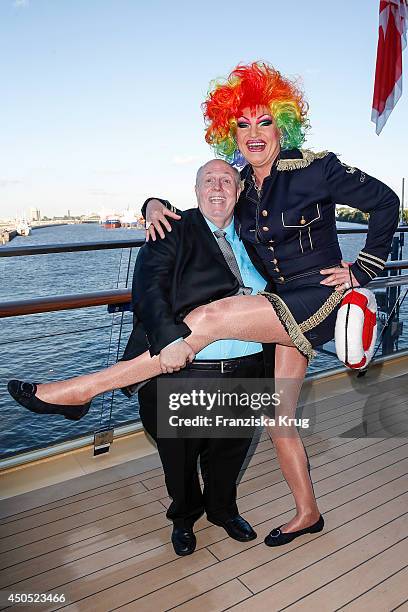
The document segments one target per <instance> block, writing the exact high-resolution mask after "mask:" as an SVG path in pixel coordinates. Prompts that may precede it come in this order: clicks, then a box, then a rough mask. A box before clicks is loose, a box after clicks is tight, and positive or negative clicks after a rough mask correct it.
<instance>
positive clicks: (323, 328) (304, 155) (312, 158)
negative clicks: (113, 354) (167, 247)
mask: <svg viewBox="0 0 408 612" xmlns="http://www.w3.org/2000/svg"><path fill="white" fill-rule="evenodd" d="M203 111H204V119H205V123H206V133H205V138H206V141H207V142H208V143H209V144H210V145H211V146H212V147H213V148H214V151H215V154H216V156H217V157H221V158H222V159H224V160H227V161H228V162H229V163H231V164H234V165H238V166H239V167H242V171H241V179H242V181H241V185H242V189H241V192H240V197H239V200H238V203H237V205H236V208H235V215H234V222H235V230H236V232H237V233H238V235H239V236H240V238H241V239H242V240H243V242H244V244H245V247H246V249H247V251H248V253H249V254H250V256H251V259H252V261H253V263H254V265H255V266H256V267H257V269H258V271H259V272H261V274H263V276H264V277H265V279H267V281H268V285H267V287H266V290H265V292H263V293H262V294H259V295H239V296H234V297H229V298H225V299H222V300H218V301H216V302H212V303H211V304H209V305H203V306H200V307H198V308H196V309H195V310H193V311H192V312H190V313H189V314H188V315H187V317H186V318H185V319H184V322H185V323H186V324H187V325H188V327H189V329H190V330H191V334H190V335H189V336H187V341H186V340H183V341H180V342H178V343H176V344H174V345H169V346H168V347H166V348H165V349H163V350H162V351H161V353H160V356H157V355H156V356H154V357H151V356H150V354H149V353H148V352H146V353H144V354H143V355H141V356H139V357H137V358H135V359H132V360H130V361H125V362H123V361H122V362H120V363H118V364H116V365H115V366H113V368H110V369H109V370H106V371H105V374H104V377H103V380H101V377H99V378H97V379H95V378H94V376H95V375H88V376H85V377H81V379H77V381H80V382H79V383H78V382H76V383H75V382H74V384H73V385H72V384H71V383H70V381H65V382H62V383H51V385H50V389H51V392H52V393H53V398H54V399H53V400H52V401H55V397H56V395H55V388H56V386H58V385H60V387H58V389H60V396H59V397H60V402H61V403H69V404H75V403H76V402H75V392H73V389H74V390H75V389H76V388H78V385H80V387H81V389H82V392H81V393H82V394H81V398H82V400H83V399H84V394H85V395H86V389H89V393H88V396H87V398H88V399H91V398H92V397H93V396H94V395H96V393H101V392H103V391H106V390H108V389H112V388H117V387H124V386H126V385H129V384H132V383H135V382H138V381H142V380H145V379H147V378H151V377H153V376H156V375H159V374H160V373H161V372H162V371H172V368H176V367H177V366H178V367H184V366H185V364H186V362H187V359H188V357H189V356H190V355H191V349H193V351H194V353H197V352H199V351H200V350H201V349H202V348H203V347H205V346H207V345H208V344H210V343H212V342H214V341H216V340H219V339H223V338H234V339H238V340H246V341H256V342H264V343H275V344H276V352H275V373H274V375H275V378H276V379H278V380H279V379H280V380H282V381H283V380H287V379H291V380H292V382H293V384H292V385H291V386H290V387H288V389H289V392H288V393H286V396H285V397H284V399H283V400H282V403H281V406H280V407H279V411H280V414H282V415H285V416H287V417H293V416H294V415H295V411H296V405H297V401H298V394H299V391H300V388H301V384H302V382H303V379H304V376H305V372H306V368H307V364H308V362H310V360H311V359H312V358H313V356H314V348H315V347H317V346H320V345H322V344H324V343H325V342H327V341H329V340H331V339H332V338H333V336H334V326H335V321H336V314H337V310H338V308H339V304H340V302H341V299H342V296H343V293H344V290H346V289H348V288H349V287H350V283H352V284H353V285H354V286H358V285H365V284H366V283H368V282H369V281H370V280H371V279H372V278H374V277H375V276H376V275H377V274H378V273H379V272H381V270H382V269H383V267H384V264H385V261H386V259H387V256H388V254H389V249H390V244H391V239H392V236H393V233H394V231H395V229H396V227H397V222H398V209H399V202H398V198H397V196H396V195H395V193H394V192H393V191H392V190H391V189H389V188H388V187H387V186H386V185H384V184H383V183H381V182H380V181H378V180H377V179H375V178H372V177H370V176H368V174H366V173H364V172H362V171H360V170H358V169H357V168H354V167H353V166H349V165H347V164H344V163H342V162H340V161H339V159H338V158H337V157H336V155H334V154H333V153H330V152H328V151H322V152H317V153H316V152H312V151H311V150H308V149H302V145H303V143H304V140H305V135H306V132H307V129H308V127H309V123H308V119H307V111H308V106H307V104H306V102H305V100H304V96H303V93H302V91H301V89H300V87H299V85H298V84H297V83H296V82H295V81H292V80H290V79H288V78H285V77H284V76H282V75H281V74H280V73H279V72H278V71H277V70H275V69H274V68H273V67H272V66H270V65H268V64H267V63H262V62H260V63H259V62H257V63H251V64H248V65H238V66H237V67H236V68H235V69H234V70H233V71H232V72H231V74H230V75H229V76H228V77H227V78H226V79H225V80H223V81H219V82H215V83H213V84H212V85H211V89H210V91H209V93H208V97H207V99H206V101H205V102H204V104H203ZM220 189H221V188H217V192H216V195H217V201H218V203H219V201H220ZM221 195H222V194H221ZM221 200H222V197H221ZM336 202H341V203H344V204H349V205H351V206H355V207H356V208H358V209H360V210H362V211H364V212H368V213H370V220H369V227H368V234H367V240H366V244H365V246H364V248H363V250H362V251H361V252H360V254H359V255H358V257H357V259H356V261H355V262H354V263H353V264H351V265H349V264H346V263H345V262H343V261H342V255H341V250H340V247H339V243H338V239H337V232H336V223H335V203H336ZM175 211H176V209H174V208H173V207H172V206H171V205H170V204H169V203H168V202H167V201H166V200H158V199H150V201H149V204H148V207H147V211H146V210H145V213H146V214H145V216H146V218H147V221H149V222H151V224H150V227H149V230H148V237H149V235H150V237H151V238H152V239H156V236H155V231H158V232H159V234H160V236H161V237H164V236H165V234H164V232H163V228H162V226H164V227H165V228H167V229H168V228H169V222H168V218H173V219H177V218H178V216H177V214H176V212H175ZM174 222H175V223H176V222H177V221H176V220H175V221H174ZM148 237H147V238H148ZM110 371H111V372H112V374H110ZM74 381H75V379H74ZM47 387H48V385H42V392H41V393H42V399H43V400H45V401H46V400H47ZM77 397H79V396H77ZM50 405H51V404H50ZM79 408H80V406H79ZM278 429H279V428H271V431H270V434H271V436H272V439H273V442H274V445H275V448H276V452H277V456H278V460H279V463H280V466H281V469H282V471H283V474H284V476H285V478H286V481H287V483H288V485H289V487H290V489H291V491H292V493H293V495H294V498H295V503H296V513H295V515H294V517H293V518H292V519H291V520H289V521H288V522H287V523H286V524H285V525H282V526H281V527H279V528H278V529H274V530H272V531H271V533H270V534H269V535H268V536H267V537H266V539H265V543H266V544H267V545H268V546H279V545H281V544H286V543H288V542H290V541H292V540H293V539H294V538H296V537H297V536H299V535H302V534H306V533H316V532H318V531H321V530H322V529H323V524H324V522H323V518H322V516H321V515H320V512H319V510H318V507H317V503H316V499H315V496H314V492H313V486H312V483H311V480H310V477H309V472H308V463H307V457H306V453H305V450H304V447H303V444H302V441H301V438H300V437H299V435H298V432H297V430H296V428H295V427H291V428H289V429H288V428H286V430H285V431H284V432H283V433H282V431H281V433H279V431H278ZM284 429H285V428H284Z"/></svg>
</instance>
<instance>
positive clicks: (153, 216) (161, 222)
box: [146, 198, 181, 242]
mask: <svg viewBox="0 0 408 612" xmlns="http://www.w3.org/2000/svg"><path fill="white" fill-rule="evenodd" d="M167 217H168V218H170V219H176V220H178V219H181V216H180V215H178V214H177V213H175V212H172V211H171V210H169V209H168V208H166V207H165V206H164V204H162V203H161V202H160V200H156V199H155V198H153V199H152V200H150V202H149V203H148V205H147V208H146V242H149V239H150V238H151V239H152V240H153V241H155V240H156V237H157V236H156V232H157V233H158V234H159V236H160V238H164V237H165V233H164V230H163V228H165V229H166V230H167V231H168V232H171V225H170V223H169V221H168V219H167Z"/></svg>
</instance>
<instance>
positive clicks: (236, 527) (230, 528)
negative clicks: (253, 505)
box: [208, 514, 256, 542]
mask: <svg viewBox="0 0 408 612" xmlns="http://www.w3.org/2000/svg"><path fill="white" fill-rule="evenodd" d="M208 520H209V521H210V523H214V525H218V526H219V527H223V528H224V529H225V531H226V532H227V533H228V535H229V537H230V538H233V539H234V540H238V542H249V541H250V540H255V538H256V533H255V531H254V530H253V529H252V527H251V525H250V524H249V523H248V521H246V520H245V519H244V518H242V516H240V515H239V514H237V516H234V517H233V518H230V519H227V520H226V521H222V522H221V521H212V520H211V519H208Z"/></svg>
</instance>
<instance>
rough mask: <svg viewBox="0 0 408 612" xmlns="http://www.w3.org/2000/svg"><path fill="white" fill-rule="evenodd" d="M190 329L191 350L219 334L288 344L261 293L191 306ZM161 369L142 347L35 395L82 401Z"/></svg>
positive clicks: (46, 386)
mask: <svg viewBox="0 0 408 612" xmlns="http://www.w3.org/2000/svg"><path fill="white" fill-rule="evenodd" d="M185 323H187V325H188V326H189V327H190V329H191V331H192V333H191V335H190V336H188V338H186V341H187V342H188V343H189V344H190V346H191V347H192V349H193V350H194V351H195V353H198V352H199V351H200V350H201V349H203V348H204V347H205V346H207V345H208V344H211V343H212V342H214V341H216V340H220V339H223V338H234V339H237V340H246V341H255V342H277V343H281V344H285V345H292V341H291V339H290V337H289V336H288V334H287V332H286V330H285V328H284V327H283V325H282V324H281V322H280V321H279V319H278V317H277V316H276V313H275V311H274V309H273V308H272V306H271V304H270V303H269V302H268V300H267V299H266V298H265V297H263V296H261V295H256V296H238V297H230V298H224V299H222V300H218V301H216V302H213V303H211V304H208V305H206V306H200V307H198V308H196V309H195V310H193V311H192V312H191V313H189V314H188V315H187V317H186V318H185ZM160 373H161V370H160V364H159V358H158V357H157V356H156V357H153V358H152V357H150V354H149V353H148V352H147V351H146V352H145V353H143V354H142V355H140V356H139V357H136V358H135V359H132V360H130V361H120V362H118V363H116V364H115V365H113V366H111V367H110V368H106V369H104V370H101V371H99V372H95V373H93V374H87V375H85V376H78V377H76V378H71V379H69V380H65V381H59V382H55V383H46V384H43V385H39V386H38V391H37V397H38V398H39V399H42V400H44V401H45V402H51V403H56V404H71V405H75V404H82V403H84V402H86V401H88V400H90V399H91V398H92V397H94V396H95V395H98V394H99V393H103V392H105V391H110V390H112V389H118V388H120V387H125V386H127V385H131V384H134V383H137V382H140V381H142V380H146V379H147V378H152V377H154V376H158V375H159V374H160Z"/></svg>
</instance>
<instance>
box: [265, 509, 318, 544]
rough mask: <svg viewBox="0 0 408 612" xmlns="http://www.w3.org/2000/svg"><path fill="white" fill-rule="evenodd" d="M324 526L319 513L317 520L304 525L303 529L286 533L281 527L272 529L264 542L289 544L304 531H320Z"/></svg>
mask: <svg viewBox="0 0 408 612" xmlns="http://www.w3.org/2000/svg"><path fill="white" fill-rule="evenodd" d="M323 527H324V518H323V517H322V515H320V517H319V520H318V521H316V523H314V524H313V525H311V526H310V527H305V529H299V531H289V532H288V533H283V532H282V531H281V528H280V527H278V529H273V530H272V531H271V533H270V534H269V535H267V536H266V538H265V544H266V545H267V546H282V544H289V542H292V540H294V539H295V538H297V537H299V536H301V535H304V534H305V533H318V532H319V531H322V529H323Z"/></svg>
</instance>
